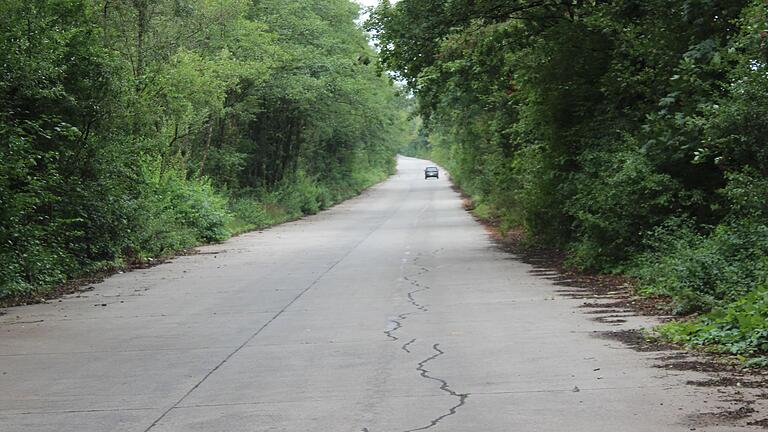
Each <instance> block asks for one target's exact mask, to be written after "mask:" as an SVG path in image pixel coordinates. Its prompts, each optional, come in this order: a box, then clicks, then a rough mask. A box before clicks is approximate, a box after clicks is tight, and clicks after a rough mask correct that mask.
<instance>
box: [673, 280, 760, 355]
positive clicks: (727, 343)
mask: <svg viewBox="0 0 768 432" xmlns="http://www.w3.org/2000/svg"><path fill="white" fill-rule="evenodd" d="M659 331H660V333H661V334H662V335H664V336H666V337H667V338H669V339H671V340H673V341H676V342H679V343H685V344H688V345H693V346H708V347H710V349H713V350H716V351H720V352H727V353H730V354H737V355H744V356H754V355H755V354H758V353H765V352H768V288H766V286H765V285H761V286H759V287H758V288H755V289H754V290H752V291H751V292H749V293H748V294H746V295H744V296H743V297H741V298H739V299H737V300H735V301H734V302H732V303H731V304H729V305H728V306H727V307H725V308H716V309H714V310H713V311H712V312H710V313H708V314H707V315H705V316H703V317H701V318H698V319H696V320H694V321H687V322H676V323H671V324H667V325H664V326H662V327H660V328H659ZM750 365H751V366H765V357H763V358H762V359H760V358H758V359H754V360H752V361H751V363H750Z"/></svg>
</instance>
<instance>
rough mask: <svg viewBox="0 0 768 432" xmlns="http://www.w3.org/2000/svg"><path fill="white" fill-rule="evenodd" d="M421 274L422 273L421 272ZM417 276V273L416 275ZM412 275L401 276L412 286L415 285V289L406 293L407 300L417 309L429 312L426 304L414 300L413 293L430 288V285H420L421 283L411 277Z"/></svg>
mask: <svg viewBox="0 0 768 432" xmlns="http://www.w3.org/2000/svg"><path fill="white" fill-rule="evenodd" d="M422 274H423V273H422ZM417 276H418V275H417ZM411 277H412V276H403V279H405V280H407V281H408V283H410V284H411V285H412V286H414V287H416V288H417V289H415V290H413V291H410V292H409V293H408V301H409V302H410V303H411V304H412V305H413V306H414V307H415V308H416V309H418V310H420V311H422V312H429V308H428V307H427V305H423V304H421V303H419V302H418V301H416V297H414V294H416V293H418V292H421V291H427V290H430V289H432V287H430V286H427V285H422V284H421V283H419V282H417V281H415V280H413V279H411Z"/></svg>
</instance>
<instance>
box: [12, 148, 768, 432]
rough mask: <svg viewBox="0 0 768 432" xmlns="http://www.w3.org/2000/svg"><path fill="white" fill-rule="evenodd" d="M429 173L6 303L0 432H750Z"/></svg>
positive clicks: (408, 164) (408, 174) (412, 171)
mask: <svg viewBox="0 0 768 432" xmlns="http://www.w3.org/2000/svg"><path fill="white" fill-rule="evenodd" d="M425 164H426V162H425V161H421V160H417V159H410V158H401V159H400V161H399V171H398V174H397V175H396V176H394V177H392V178H391V179H390V180H388V181H387V182H385V183H383V184H381V185H379V186H377V187H375V188H372V189H371V190H369V191H367V192H366V193H364V194H363V195H362V196H361V197H359V198H356V199H353V200H350V201H348V202H346V203H344V204H342V205H339V206H337V207H335V208H333V209H332V210H330V211H327V212H324V213H322V214H320V215H317V216H314V217H310V218H306V219H304V220H301V221H298V222H294V223H289V224H285V225H282V226H279V227H275V228H273V229H270V230H266V231H264V232H255V233H251V234H247V235H243V236H241V237H238V238H235V239H232V240H230V241H228V242H226V243H224V244H221V245H214V246H207V247H204V248H201V249H200V251H201V253H200V254H198V255H194V256H186V257H179V258H177V259H175V260H173V262H172V263H168V264H164V265H161V266H158V267H155V268H152V269H147V270H140V271H134V272H131V273H126V274H120V275H116V276H114V277H111V278H109V279H108V280H107V281H105V282H103V283H101V284H98V285H96V286H95V290H93V291H90V292H86V293H83V294H80V295H73V296H70V297H68V298H65V299H63V301H61V302H51V303H49V304H42V305H36V306H28V307H21V308H14V309H8V310H6V311H5V312H6V315H4V316H2V317H0V431H3V432H20V431H30V432H32V431H34V432H44V431H51V432H70V431H71V432H89V431H93V432H121V431H126V432H127V431H131V432H146V431H152V432H171V431H174V432H195V431H208V432H239V431H248V432H252V431H289V432H304V431H313V432H361V431H368V432H411V431H423V430H434V431H453V432H475V431H477V432H510V431H522V432H536V431H541V432H553V431H554V432H559V431H562V432H579V431H590V432H595V431H606V432H608V431H610V432H614V431H622V432H634V431H637V432H640V431H642V432H660V431H689V430H693V429H692V428H696V430H699V431H702V430H704V431H734V430H752V429H751V428H748V427H737V426H735V423H734V424H730V425H729V424H725V425H722V423H721V425H720V426H715V424H716V423H720V422H719V421H707V420H706V419H707V418H709V417H707V416H710V417H712V415H711V414H708V413H712V412H716V411H717V410H719V409H723V408H726V409H727V408H729V407H731V406H730V405H729V403H728V402H725V401H722V400H721V399H722V398H719V397H718V391H717V390H718V389H710V388H701V387H692V386H687V385H686V384H685V382H686V381H687V380H690V379H696V378H701V376H700V375H698V374H691V373H687V372H670V371H667V370H665V369H660V368H656V367H653V365H654V363H655V361H654V360H653V356H654V354H653V353H638V352H635V351H632V350H630V349H627V348H625V347H624V346H622V344H621V343H619V342H615V341H611V340H607V339H604V338H599V337H595V333H594V332H596V331H606V330H615V329H616V327H610V326H608V325H607V324H600V323H597V322H595V321H593V320H590V319H589V315H586V314H585V313H584V310H583V309H579V308H578V306H579V305H580V304H581V303H582V301H580V300H573V299H568V298H564V297H560V296H559V295H558V294H557V289H559V287H557V286H555V285H554V283H553V282H552V281H551V280H549V279H547V278H544V277H542V276H540V275H534V274H533V273H531V267H530V266H529V265H526V264H523V263H521V262H519V261H517V260H515V259H514V257H513V256H511V255H508V254H506V253H504V252H502V251H500V250H498V249H497V248H496V247H495V246H494V245H493V244H492V243H491V241H490V240H489V237H488V235H487V233H486V232H485V230H484V229H483V227H481V226H480V225H479V224H478V223H476V222H475V221H474V220H473V219H472V218H471V216H470V215H469V214H467V213H466V212H464V211H463V210H462V206H461V200H460V198H459V196H458V195H457V194H456V193H455V192H453V191H452V190H451V188H450V187H449V183H448V181H447V180H446V179H445V178H441V179H440V180H429V181H425V180H424V178H423V175H422V172H421V170H422V169H423V167H424V165H425ZM630 321H631V322H629V323H628V324H626V325H628V326H637V325H647V323H643V322H640V321H638V320H630ZM656 355H658V354H656ZM755 430H757V429H755Z"/></svg>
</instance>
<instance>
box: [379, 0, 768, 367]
mask: <svg viewBox="0 0 768 432" xmlns="http://www.w3.org/2000/svg"><path fill="white" fill-rule="evenodd" d="M368 26H369V27H370V29H371V30H372V31H374V32H376V33H377V37H378V39H379V43H380V48H381V56H382V59H383V62H384V64H385V65H386V66H387V67H388V68H390V69H393V70H395V71H397V73H398V74H399V76H400V77H401V78H402V79H403V80H404V81H406V82H407V83H408V85H409V87H410V89H411V90H412V91H413V92H414V93H415V94H416V96H417V99H418V102H419V111H420V114H421V116H422V118H423V120H424V131H425V132H424V133H422V135H421V137H420V138H419V139H415V140H413V141H412V142H411V143H410V144H409V145H408V146H407V147H406V150H405V151H406V152H407V153H409V154H411V155H417V156H428V157H431V158H432V159H434V160H436V161H438V162H439V163H441V164H443V165H444V166H446V167H447V168H449V169H450V171H451V173H452V177H453V179H454V180H455V181H456V182H457V183H458V185H459V186H460V187H461V188H462V189H464V190H465V191H467V193H469V194H471V195H472V196H473V198H474V200H475V201H476V202H477V203H478V206H479V207H478V208H479V209H480V210H481V211H482V212H484V214H485V215H492V216H493V217H494V218H495V219H496V220H499V221H500V223H501V226H502V228H507V229H509V228H512V227H522V229H524V231H525V233H526V234H527V237H528V239H529V241H532V242H535V243H537V244H540V245H548V246H551V247H554V248H558V249H561V250H565V251H567V252H568V256H569V258H568V263H569V264H570V265H571V266H574V267H577V268H580V269H582V270H585V271H594V272H606V273H621V274H627V275H631V276H633V277H635V278H636V279H637V280H638V284H639V288H638V289H639V291H640V293H645V294H653V295H665V296H668V297H669V298H670V299H671V303H672V304H671V308H672V309H673V311H674V312H676V313H678V314H681V315H688V316H691V317H692V318H689V319H688V320H685V321H681V322H677V323H672V324H668V325H666V326H664V327H662V328H661V330H660V331H661V332H662V333H663V334H665V335H666V336H668V337H670V338H672V339H674V340H676V341H678V342H681V343H687V344H692V345H702V346H706V347H708V349H714V350H718V351H723V352H728V353H733V354H737V355H743V356H759V355H762V354H765V353H767V352H768V279H767V278H766V276H768V177H767V175H768V5H767V4H766V2H765V1H763V0H724V1H712V0H685V1H679V2H669V1H661V0H643V1H639V0H617V1H610V2H584V1H567V2H566V1H555V0H553V1H521V0H517V1H502V0H486V1H476V2H467V1H452V2H434V1H430V0H400V1H399V2H397V3H396V4H394V5H390V4H389V3H388V2H386V1H385V2H383V3H382V4H381V5H380V6H379V7H378V8H377V9H376V10H375V13H374V14H373V16H372V18H371V19H370V21H369V22H368ZM760 362H764V360H754V361H753V363H760Z"/></svg>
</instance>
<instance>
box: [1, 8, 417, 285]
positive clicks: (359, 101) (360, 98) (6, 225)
mask: <svg viewBox="0 0 768 432" xmlns="http://www.w3.org/2000/svg"><path fill="white" fill-rule="evenodd" d="M358 9H359V7H358V6H357V5H356V4H354V3H352V2H350V1H349V0H322V1H309V0H287V1H286V0H280V1H278V0H264V1H259V2H249V1H245V0H222V1H208V0H186V1H176V0H158V1H144V0H141V1H138V0H137V1H132V2H106V3H105V2H102V3H98V2H94V1H92V0H44V1H35V2H23V1H20V0H0V10H2V11H3V13H2V14H0V259H2V260H3V261H4V262H5V263H7V264H6V265H5V266H3V268H2V269H0V298H3V297H7V296H20V295H24V294H25V293H31V292H36V291H38V290H39V291H41V292H42V291H44V290H45V289H47V288H48V287H50V286H52V285H54V284H57V283H60V282H63V281H65V280H67V279H70V278H72V277H76V276H78V275H80V274H82V273H83V272H87V271H89V270H91V269H95V268H103V267H105V266H108V265H112V264H116V263H120V262H124V261H132V260H145V259H148V258H150V257H153V256H157V255H162V254H166V253H171V252H173V251H175V250H178V249H183V248H187V247H190V246H193V245H196V244H199V243H201V242H213V241H220V240H223V239H225V238H227V237H228V236H229V235H230V234H231V233H233V232H236V233H238V232H242V231H244V230H247V229H253V228H261V227H264V226H266V225H269V224H273V223H278V222H282V221H285V220H288V219H293V218H297V217H300V216H301V215H304V214H312V213H316V212H317V211H319V210H321V209H323V208H326V207H328V206H330V205H332V204H334V203H336V202H339V201H340V200H342V199H345V198H348V197H349V196H351V195H353V194H354V193H356V192H359V191H360V190H362V189H363V188H365V187H368V186H370V185H371V184H372V183H374V182H376V181H379V180H381V179H382V178H384V176H386V175H387V174H388V173H390V172H391V171H392V169H393V163H394V155H395V149H396V148H397V147H398V146H399V144H400V143H401V142H402V141H403V140H404V139H405V138H406V136H407V131H409V130H410V129H412V126H411V125H410V124H409V120H408V118H407V115H408V114H407V102H406V101H405V98H404V97H403V95H402V94H401V92H400V91H399V90H398V89H397V88H395V86H394V85H393V82H392V81H391V80H390V79H389V78H388V77H386V76H383V75H382V74H381V73H380V71H379V70H380V65H379V64H378V63H377V62H376V61H375V60H373V59H375V53H374V52H373V50H372V49H371V47H370V46H369V45H368V39H367V37H366V35H365V33H364V32H363V31H362V29H360V28H359V26H357V25H356V24H355V22H354V20H355V19H356V18H357V13H358Z"/></svg>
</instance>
